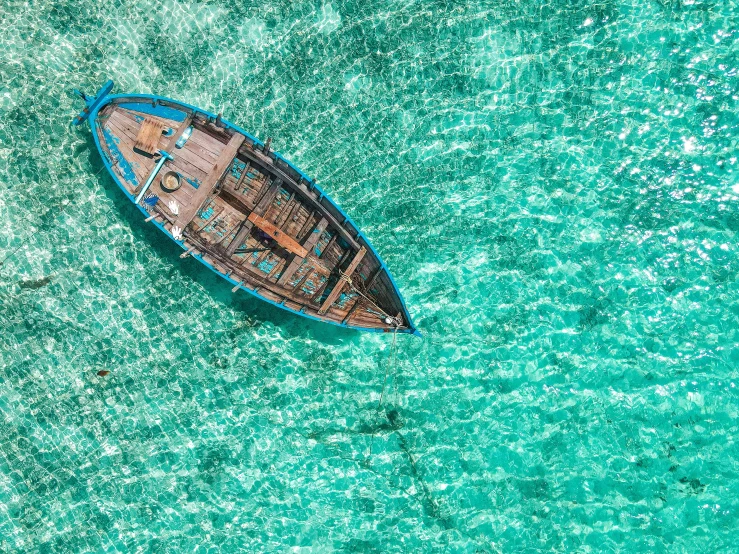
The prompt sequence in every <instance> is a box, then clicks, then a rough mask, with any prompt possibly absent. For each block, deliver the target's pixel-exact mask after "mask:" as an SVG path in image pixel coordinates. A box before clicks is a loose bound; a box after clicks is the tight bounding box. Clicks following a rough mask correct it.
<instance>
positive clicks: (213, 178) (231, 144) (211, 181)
mask: <svg viewBox="0 0 739 554" xmlns="http://www.w3.org/2000/svg"><path fill="white" fill-rule="evenodd" d="M245 138H246V137H244V135H242V134H240V133H235V134H234V135H233V136H232V137H231V140H230V141H228V144H227V145H226V147H225V148H224V149H223V151H222V152H221V155H220V156H218V161H217V162H216V163H215V165H214V166H213V169H212V170H211V171H210V172H209V173H208V176H207V177H206V178H205V181H204V182H203V184H202V185H200V187H199V188H198V189H197V191H196V192H195V195H194V196H193V199H192V204H190V205H189V206H187V209H186V210H183V211H180V215H179V217H178V218H177V222H176V225H177V226H178V227H180V228H181V229H184V228H185V227H187V225H188V224H189V223H190V221H192V218H193V217H195V214H196V213H197V212H198V210H199V209H200V206H202V204H203V202H205V200H206V199H207V198H208V196H210V194H211V193H212V192H213V189H214V188H215V186H216V184H217V183H218V181H219V180H220V179H221V177H222V176H223V174H224V172H225V171H226V170H227V169H228V168H229V167H230V166H231V161H232V160H233V159H234V157H235V156H236V152H237V151H238V149H239V146H241V143H242V142H244V139H245ZM188 142H189V141H188Z"/></svg>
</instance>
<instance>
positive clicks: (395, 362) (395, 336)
mask: <svg viewBox="0 0 739 554" xmlns="http://www.w3.org/2000/svg"><path fill="white" fill-rule="evenodd" d="M397 339H398V327H397V325H396V326H395V331H393V346H392V347H391V349H390V357H391V359H392V360H393V363H392V364H390V363H388V365H387V367H386V368H385V380H384V381H383V382H382V392H381V393H380V402H379V403H378V404H377V409H378V410H380V409H381V408H382V399H383V398H384V396H385V385H387V376H388V374H389V373H390V367H391V366H394V367H395V379H396V383H395V387H396V391H397V386H398V383H397V378H398V342H397ZM388 361H389V360H388ZM397 403H398V396H397V394H396V395H395V404H396V408H397Z"/></svg>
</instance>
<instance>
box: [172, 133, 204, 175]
mask: <svg viewBox="0 0 739 554" xmlns="http://www.w3.org/2000/svg"><path fill="white" fill-rule="evenodd" d="M169 154H170V155H172V156H175V157H178V158H182V159H184V160H185V161H187V163H189V164H190V165H192V166H194V167H197V168H198V169H199V170H200V171H202V172H204V173H205V174H208V173H210V171H211V169H213V165H214V164H213V163H211V162H210V161H208V160H204V159H203V158H202V157H201V156H199V155H198V154H197V153H196V152H195V151H194V150H193V149H192V147H191V145H190V141H189V140H188V141H187V142H186V143H185V146H183V147H182V148H180V149H178V150H177V149H176V150H175V151H174V152H170V153H169Z"/></svg>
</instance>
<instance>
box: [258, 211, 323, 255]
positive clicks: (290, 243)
mask: <svg viewBox="0 0 739 554" xmlns="http://www.w3.org/2000/svg"><path fill="white" fill-rule="evenodd" d="M249 221H251V222H252V224H254V225H255V226H256V227H258V228H259V229H261V230H262V231H264V232H265V233H267V234H268V235H269V236H270V237H272V239H274V241H275V242H276V243H277V244H279V245H280V246H282V247H283V248H284V249H285V250H287V251H288V252H291V253H293V254H295V255H296V256H300V257H301V258H305V257H306V256H307V255H308V251H307V250H306V249H305V248H303V247H302V246H300V244H298V243H297V242H295V240H293V238H292V237H290V236H288V235H286V234H285V233H283V232H282V231H281V230H280V228H279V227H277V225H275V224H274V223H271V222H269V221H267V220H266V219H264V218H263V217H261V216H258V215H257V214H256V213H254V212H252V213H250V214H249Z"/></svg>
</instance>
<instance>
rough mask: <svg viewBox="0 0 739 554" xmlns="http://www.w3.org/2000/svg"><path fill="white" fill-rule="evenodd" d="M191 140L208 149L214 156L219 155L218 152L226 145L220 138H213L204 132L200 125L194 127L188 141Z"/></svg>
mask: <svg viewBox="0 0 739 554" xmlns="http://www.w3.org/2000/svg"><path fill="white" fill-rule="evenodd" d="M190 141H193V143H195V144H197V145H198V146H199V147H200V148H202V149H203V150H206V151H207V152H208V153H210V155H212V156H213V157H214V158H216V157H218V152H220V151H221V150H223V147H224V146H226V145H225V144H224V143H222V142H221V141H220V140H218V139H216V138H213V137H212V136H210V135H209V134H207V133H204V132H203V131H202V130H201V129H199V128H198V127H195V128H194V129H193V131H192V135H191V136H190V138H189V139H188V142H190Z"/></svg>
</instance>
